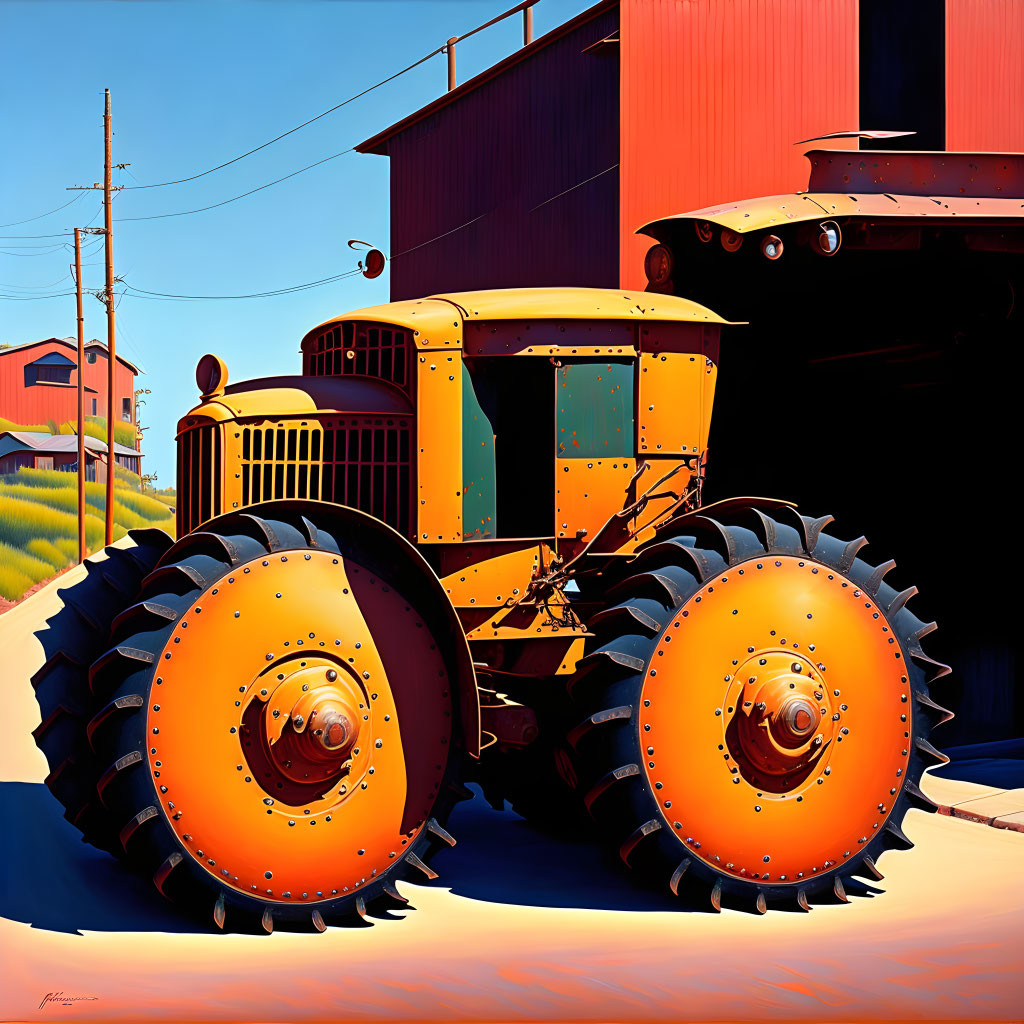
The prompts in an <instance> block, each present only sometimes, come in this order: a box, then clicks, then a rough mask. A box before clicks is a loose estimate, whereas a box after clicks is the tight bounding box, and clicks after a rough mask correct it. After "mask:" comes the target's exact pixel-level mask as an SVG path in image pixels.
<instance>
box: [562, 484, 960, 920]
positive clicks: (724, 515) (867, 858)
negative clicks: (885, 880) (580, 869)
mask: <svg viewBox="0 0 1024 1024" xmlns="http://www.w3.org/2000/svg"><path fill="white" fill-rule="evenodd" d="M829 522H831V517H826V518H824V519H818V520H812V519H810V518H808V517H806V516H800V515H798V514H797V513H796V511H795V510H794V509H792V508H791V507H787V506H784V505H781V506H780V505H776V506H775V507H772V506H771V505H767V503H766V508H756V507H751V506H746V507H744V506H742V505H740V504H738V503H736V504H733V503H730V504H727V505H725V506H724V507H722V506H718V507H716V509H715V510H713V511H711V512H709V514H708V515H707V516H694V517H687V518H685V519H683V520H681V521H680V522H679V524H678V525H677V526H676V527H675V528H674V529H673V528H669V529H667V530H665V531H663V532H662V534H661V535H660V536H659V537H658V538H657V539H656V540H655V541H653V542H651V543H650V544H648V545H646V546H645V547H644V548H643V549H642V550H641V551H640V552H639V556H638V558H637V559H635V560H634V561H633V562H631V563H630V564H629V566H628V567H627V568H626V569H625V570H623V571H622V573H621V574H620V576H619V577H618V581H617V582H615V581H608V580H607V579H604V582H603V583H602V582H598V583H596V584H595V583H594V582H590V583H589V584H584V585H585V586H589V593H587V592H585V596H586V597H587V598H588V599H602V598H603V600H604V602H605V608H604V609H603V611H602V612H601V613H599V614H598V615H595V616H593V617H592V620H593V621H592V622H591V623H589V624H588V625H589V628H590V629H592V631H593V632H594V633H595V637H594V639H593V640H592V641H589V642H588V653H587V654H586V655H585V657H584V658H583V660H582V661H581V663H580V667H579V670H578V672H577V674H576V676H575V677H574V679H573V682H572V695H573V699H574V701H575V702H576V706H577V713H578V721H579V726H578V727H577V732H576V737H577V738H576V740H575V746H576V756H577V767H578V772H579V776H580V793H581V795H582V796H584V799H585V802H586V804H587V806H588V809H589V811H590V814H591V816H592V817H593V818H594V820H595V822H596V823H597V825H598V829H599V831H600V833H601V834H602V836H603V837H604V839H605V841H606V842H607V844H608V845H609V846H610V847H611V849H612V850H614V851H617V852H619V854H620V857H621V859H622V860H623V861H624V862H625V863H626V864H627V865H628V866H629V867H630V868H631V869H632V870H633V872H634V874H635V875H636V876H638V877H639V878H640V879H641V880H643V881H645V882H648V883H651V884H653V885H655V886H661V887H669V888H671V890H672V891H673V892H676V893H677V895H680V896H682V897H684V898H686V899H688V900H689V902H691V903H692V904H693V905H695V906H703V907H706V908H709V909H713V910H718V909H720V907H721V905H722V903H723V902H726V903H729V904H731V905H733V906H736V907H741V908H744V909H748V910H754V909H755V908H756V909H757V910H758V911H760V912H761V913H763V912H764V911H765V909H766V908H767V907H770V906H773V905H775V906H780V907H788V908H790V909H792V908H794V906H799V907H800V908H802V909H807V905H808V903H809V901H811V900H813V899H814V898H815V897H817V898H819V899H822V898H824V899H827V900H829V901H831V900H834V899H836V898H838V899H840V900H845V899H846V893H845V888H846V885H847V884H849V880H850V878H851V876H853V875H859V876H861V877H862V878H867V879H880V878H881V877H882V876H881V875H880V874H879V873H878V871H877V868H876V867H875V861H876V860H877V859H878V857H879V855H880V854H881V853H883V852H884V851H886V850H889V849H894V848H896V849H908V848H910V847H911V846H912V845H913V844H912V843H911V842H910V841H909V840H908V839H907V838H906V836H905V835H904V834H903V832H902V830H901V828H900V824H901V823H902V821H903V817H904V815H905V813H906V811H907V809H908V808H910V807H912V806H913V807H918V808H921V809H924V810H934V809H935V805H934V804H933V803H932V802H931V801H930V800H928V798H927V797H925V796H924V795H923V794H922V793H921V791H920V789H919V788H918V783H919V782H920V779H921V774H922V772H923V771H924V769H925V768H926V767H927V766H929V765H933V764H936V763H945V762H946V761H947V760H948V759H947V758H946V757H945V756H944V755H942V754H940V753H939V752H938V751H936V750H935V749H934V748H933V747H932V746H931V744H930V743H929V742H928V735H929V733H930V731H931V729H932V728H933V727H934V726H935V725H936V724H939V723H941V722H943V721H946V720H947V719H949V718H951V717H952V715H951V713H950V712H948V711H946V710H945V709H944V708H941V707H939V706H938V705H937V704H935V703H934V702H933V701H932V700H931V698H930V696H929V685H930V684H931V683H933V682H935V680H937V679H939V678H941V677H942V676H944V675H947V674H948V673H949V668H948V666H945V665H942V664H940V663H938V662H935V661H933V660H932V659H930V658H929V657H928V656H927V655H926V654H925V653H924V651H923V650H922V648H921V637H922V636H924V635H925V634H927V633H929V632H930V631H931V630H932V629H934V625H935V624H934V623H930V624H925V623H924V622H922V621H921V620H920V619H918V618H917V617H916V616H915V615H914V614H913V612H911V611H910V610H908V608H907V607H906V603H907V601H908V600H909V599H910V598H911V597H912V596H913V595H914V594H916V593H917V591H916V588H913V587H912V588H909V590H905V591H903V592H901V593H897V591H896V590H894V589H893V588H892V587H890V586H889V585H888V584H886V583H884V582H883V581H882V576H883V575H884V574H885V573H886V572H888V571H889V569H891V568H892V563H886V564H885V565H883V566H880V567H876V566H873V565H871V564H870V563H868V562H867V561H864V560H863V559H862V558H860V557H858V552H859V551H860V549H861V547H863V545H864V544H865V543H866V541H865V540H864V538H863V537H861V538H858V539H857V540H854V541H851V542H849V543H847V542H844V541H841V540H838V539H836V538H835V537H832V536H829V535H828V534H825V533H824V532H822V531H823V528H824V526H825V525H826V524H827V523H829ZM773 554H786V555H794V556H798V557H800V558H802V559H806V560H808V561H810V562H817V563H820V564H821V565H822V566H827V567H828V569H829V570H830V571H831V572H835V573H837V574H839V575H840V576H841V577H845V578H846V579H848V580H849V581H850V582H851V583H852V584H853V585H854V586H856V587H859V588H861V589H862V590H863V591H864V592H865V594H867V595H870V596H871V597H872V599H873V600H874V602H875V606H876V607H877V608H878V609H880V611H881V613H882V614H883V615H884V616H885V618H886V619H887V621H888V622H889V624H890V626H891V628H892V630H893V633H894V635H895V636H896V638H897V640H898V643H899V645H900V650H901V651H902V657H903V661H904V664H905V665H906V669H907V670H908V672H907V674H908V676H909V680H910V686H911V687H912V691H913V698H914V699H913V701H912V702H911V704H910V708H911V711H912V714H910V715H909V716H908V717H909V718H910V720H911V729H912V732H911V736H910V740H909V746H908V749H909V764H908V767H907V770H906V773H905V777H904V779H903V782H902V788H901V789H900V790H899V791H898V794H897V796H896V797H895V798H894V803H893V805H892V807H891V809H890V811H889V812H888V814H887V816H886V818H885V822H884V825H881V826H880V828H879V830H878V832H876V833H875V834H874V835H873V837H871V838H870V841H869V842H868V843H867V844H866V845H865V846H863V847H862V848H861V850H860V856H856V857H854V858H851V859H850V860H847V861H846V862H845V863H843V864H841V865H839V866H835V867H832V868H830V869H829V870H824V871H821V872H819V873H817V874H815V875H814V876H813V877H809V878H807V879H806V880H805V881H802V882H801V883H799V884H798V885H797V884H793V883H788V884H773V883H771V882H768V883H764V882H761V881H756V882H755V881H754V880H752V879H751V880H749V881H748V880H747V879H739V878H737V877H736V876H735V875H733V874H731V873H725V872H720V871H718V870H716V869H715V868H714V867H712V866H711V865H709V864H708V863H706V862H705V861H704V860H702V859H700V857H699V856H695V855H693V852H692V848H688V847H687V845H686V842H685V841H684V839H683V837H682V835H681V834H680V833H678V832H676V831H675V830H674V829H673V827H672V822H671V821H670V820H669V818H668V816H667V812H666V811H664V810H662V808H661V804H660V802H659V800H658V799H657V798H656V796H655V794H654V792H653V790H652V789H651V787H650V784H649V782H648V780H647V775H646V773H645V771H644V770H643V768H642V767H641V768H639V769H638V768H637V766H642V765H643V763H644V760H645V758H646V755H645V754H644V752H643V748H642V743H641V736H640V732H639V725H638V723H637V718H638V717H639V716H638V715H635V714H632V709H634V708H637V707H639V701H640V699H641V698H640V693H641V688H642V685H643V681H644V678H645V675H646V673H647V671H648V664H649V660H650V658H651V657H652V656H653V652H654V649H655V647H656V646H657V643H658V640H659V638H660V637H661V636H662V635H663V632H664V630H665V629H667V628H668V625H669V623H671V621H672V620H673V618H674V616H675V613H676V611H677V609H680V608H681V607H682V605H684V604H685V603H686V602H687V601H688V600H689V599H690V598H691V597H693V596H694V594H695V593H696V592H697V591H698V590H699V589H700V588H701V587H702V586H703V585H704V584H705V583H706V582H707V581H709V580H712V579H713V577H715V576H716V575H717V574H718V573H720V572H723V571H726V570H728V569H729V568H730V567H733V566H736V565H738V564H740V563H743V562H746V561H749V560H753V559H761V558H765V557H768V556H771V555H773ZM610 583H614V585H609V584H610ZM611 709H616V710H615V711H614V712H613V713H612V714H611V715H606V714H605V712H609V711H610V710H611ZM627 709H628V710H629V712H630V713H629V714H627ZM570 735H571V736H572V735H573V734H570ZM684 861H688V862H689V863H688V864H687V865H686V866H685V867H683V863H684Z"/></svg>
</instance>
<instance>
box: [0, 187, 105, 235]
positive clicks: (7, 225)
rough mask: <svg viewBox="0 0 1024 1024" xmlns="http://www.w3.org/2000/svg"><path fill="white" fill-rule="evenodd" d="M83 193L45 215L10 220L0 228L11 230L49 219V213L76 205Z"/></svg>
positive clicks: (0, 225)
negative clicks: (18, 226)
mask: <svg viewBox="0 0 1024 1024" xmlns="http://www.w3.org/2000/svg"><path fill="white" fill-rule="evenodd" d="M83 195H85V193H84V192H80V193H79V194H78V195H77V196H75V198H74V199H71V200H69V201H68V202H66V203H64V204H63V205H62V206H56V207H54V208H53V209H52V210H47V211H46V213H39V214H37V215H36V216H35V217H26V218H25V219H24V220H12V221H11V222H10V223H9V224H0V228H13V227H14V226H15V225H17V224H29V223H31V222H32V221H34V220H42V219H43V218H44V217H49V216H50V214H51V213H58V212H59V211H60V210H66V209H67V208H68V207H69V206H70V205H71V204H72V203H77V202H78V200H79V199H81V198H82V196H83Z"/></svg>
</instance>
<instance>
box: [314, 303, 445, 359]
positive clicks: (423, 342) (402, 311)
mask: <svg viewBox="0 0 1024 1024" xmlns="http://www.w3.org/2000/svg"><path fill="white" fill-rule="evenodd" d="M345 320H364V321H370V322H372V323H381V324H394V325H395V326H397V327H404V328H406V329H407V330H410V331H412V332H413V340H414V341H415V344H416V347H417V348H459V346H460V345H461V344H462V314H461V311H460V310H459V308H458V307H457V306H455V305H453V304H452V303H451V302H447V301H445V300H444V299H410V300H407V301H405V302H388V303H385V304H383V305H380V306H367V307H366V308H365V309H356V310H353V311H352V312H351V313H344V314H342V315H341V316H336V317H332V318H331V319H330V320H325V321H324V322H323V323H322V324H319V325H318V326H316V327H314V328H313V330H311V331H308V332H307V333H306V336H305V337H304V338H303V339H302V341H303V344H304V343H305V342H306V340H307V339H308V338H309V337H310V336H312V335H315V334H318V333H319V332H320V331H322V330H324V328H326V327H330V326H331V325H332V324H338V323H341V322H343V321H345Z"/></svg>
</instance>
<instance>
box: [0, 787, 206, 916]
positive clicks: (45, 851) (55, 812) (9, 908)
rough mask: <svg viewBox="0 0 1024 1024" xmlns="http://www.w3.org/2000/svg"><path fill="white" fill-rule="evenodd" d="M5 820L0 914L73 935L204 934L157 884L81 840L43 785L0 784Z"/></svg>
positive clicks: (1, 816)
mask: <svg viewBox="0 0 1024 1024" xmlns="http://www.w3.org/2000/svg"><path fill="white" fill-rule="evenodd" d="M0 821H2V822H3V823H4V832H5V835H6V841H5V843H4V851H3V856H4V861H5V863H4V871H3V875H2V879H0V916H3V917H5V918H8V919H9V920H11V921H22V922H24V923H25V924H30V925H31V926H32V927H33V928H41V929H45V930H48V931H54V932H66V933H69V934H80V933H81V932H83V931H99V932H110V931H118V932H125V931H127V932H176V933H191V934H204V933H206V931H207V929H205V928H203V926H202V925H197V924H195V923H194V922H192V921H191V920H190V919H189V918H187V917H184V916H182V915H181V914H180V913H178V912H176V911H175V909H174V907H172V906H171V905H170V904H169V903H166V902H165V901H164V900H163V899H162V898H161V897H160V894H159V893H158V892H157V891H156V889H155V888H154V887H153V886H152V884H150V883H148V882H147V881H146V880H145V879H142V878H138V877H137V876H135V875H133V874H132V873H131V872H129V871H127V870H125V868H124V867H123V866H122V865H121V864H120V863H119V862H118V861H117V860H116V859H115V858H114V857H112V856H111V855H110V854H108V853H104V852H103V851H102V850H97V849H96V848H95V847H94V846H90V845H89V844H88V843H85V842H83V841H82V836H81V833H80V832H79V831H78V830H77V829H75V828H74V827H73V826H71V825H69V824H68V822H66V821H65V820H64V818H63V811H62V808H61V806H60V804H58V803H57V801H56V800H54V798H53V797H52V796H51V795H50V793H49V791H48V790H47V788H46V787H45V786H44V785H42V784H41V783H28V782H0ZM210 930H212V928H211V929H210Z"/></svg>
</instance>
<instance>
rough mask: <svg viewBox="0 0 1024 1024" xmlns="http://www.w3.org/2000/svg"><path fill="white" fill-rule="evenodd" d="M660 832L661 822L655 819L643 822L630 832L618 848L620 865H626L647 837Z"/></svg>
mask: <svg viewBox="0 0 1024 1024" xmlns="http://www.w3.org/2000/svg"><path fill="white" fill-rule="evenodd" d="M660 831H661V822H660V821H658V819H657V818H651V819H650V820H649V821H645V822H644V823H643V824H642V825H640V826H639V827H638V828H636V829H635V830H634V831H633V832H631V833H630V835H629V836H628V837H627V838H626V840H625V841H624V842H623V843H622V845H621V846H620V847H619V858H620V859H621V861H622V863H623V864H626V865H628V864H629V858H630V856H631V854H632V853H633V851H634V850H635V849H636V848H637V847H638V846H639V845H640V843H642V842H643V840H644V839H646V838H647V837H648V836H650V835H653V834H654V833H655V832H660Z"/></svg>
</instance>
